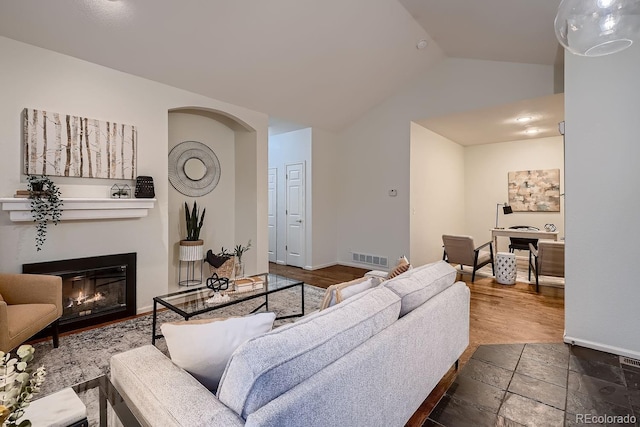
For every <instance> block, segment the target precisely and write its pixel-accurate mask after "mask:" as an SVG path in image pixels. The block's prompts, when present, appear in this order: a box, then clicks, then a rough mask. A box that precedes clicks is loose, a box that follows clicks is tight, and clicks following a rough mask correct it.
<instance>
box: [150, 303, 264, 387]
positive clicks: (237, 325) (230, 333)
mask: <svg viewBox="0 0 640 427" xmlns="http://www.w3.org/2000/svg"><path fill="white" fill-rule="evenodd" d="M275 318H276V315H275V313H258V314H253V315H250V316H245V317H229V318H226V319H202V320H190V321H181V322H172V323H164V324H163V325H162V326H161V329H162V334H163V335H164V338H165V340H166V342H167V347H168V349H169V354H170V356H171V360H172V361H173V363H175V364H176V365H178V366H179V367H181V368H182V369H184V370H185V371H187V372H189V373H190V374H191V375H193V377H194V378H195V379H197V380H198V381H199V382H200V383H202V385H204V386H205V387H206V388H208V389H209V390H211V391H213V392H215V391H216V389H217V388H218V383H219V382H220V377H222V373H223V372H224V368H225V367H226V366H227V362H228V361H229V358H230V357H231V354H232V353H233V352H234V351H235V349H236V348H238V347H239V346H240V344H242V343H243V342H245V341H247V340H248V339H249V338H253V337H255V336H256V335H260V334H262V333H265V332H268V331H270V330H271V328H272V327H273V321H274V320H275Z"/></svg>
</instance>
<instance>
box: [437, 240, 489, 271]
mask: <svg viewBox="0 0 640 427" xmlns="http://www.w3.org/2000/svg"><path fill="white" fill-rule="evenodd" d="M442 243H443V244H444V254H443V255H442V259H443V260H444V261H447V262H448V263H449V264H460V270H461V271H462V270H464V269H463V266H464V265H468V266H472V267H473V270H472V271H471V283H473V281H474V280H475V278H476V271H477V270H479V269H480V268H482V267H484V266H485V265H487V264H489V263H491V271H492V272H493V274H495V267H494V264H493V244H492V243H491V242H490V241H489V242H487V243H485V244H483V245H480V246H478V247H477V248H476V247H475V245H474V243H473V237H470V236H454V235H450V234H443V235H442ZM486 247H489V252H487V251H481V249H482V248H486Z"/></svg>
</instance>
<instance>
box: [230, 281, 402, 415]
mask: <svg viewBox="0 0 640 427" xmlns="http://www.w3.org/2000/svg"><path fill="white" fill-rule="evenodd" d="M399 312H400V298H399V297H398V296H397V295H395V294H394V293H393V292H391V291H390V290H389V289H386V288H384V287H377V288H373V289H369V290H367V291H365V292H362V293H360V294H358V295H356V296H354V297H352V298H349V299H348V300H346V301H344V302H342V303H341V304H337V305H335V306H333V307H330V308H328V309H326V310H322V311H319V312H317V313H315V314H313V315H311V316H309V317H306V318H303V319H301V320H299V321H297V322H295V323H292V324H288V325H285V326H282V327H280V328H277V329H275V330H273V331H271V332H269V333H266V334H264V335H261V336H258V337H255V338H252V339H250V340H249V341H247V342H246V343H244V344H243V345H241V346H240V347H239V348H238V349H237V350H236V351H235V352H234V353H233V355H232V356H231V359H230V360H229V364H228V365H227V369H226V370H225V372H224V374H223V375H222V379H221V381H220V386H219V387H218V398H219V399H220V401H222V402H223V403H224V404H225V405H227V406H228V407H229V408H231V409H232V410H234V411H235V412H236V413H238V414H239V415H240V416H241V417H242V418H244V419H246V418H247V416H248V415H249V414H251V413H253V412H255V411H256V410H257V409H259V408H261V407H262V406H264V405H265V404H266V403H268V402H270V401H271V400H273V399H274V398H276V397H278V396H280V395H281V394H283V393H284V392H286V391H287V390H289V389H291V388H293V387H294V386H296V385H298V384H300V383H301V382H303V381H305V380H306V379H308V378H310V377H311V376H313V375H314V374H316V373H317V372H319V371H320V370H322V369H323V368H325V367H326V366H328V365H329V364H331V363H333V362H335V361H336V360H337V359H339V358H340V357H342V356H343V355H345V354H346V353H348V352H350V351H351V350H353V349H354V348H356V347H357V346H359V345H360V344H362V343H363V342H365V341H366V340H368V339H369V338H370V337H372V336H373V335H375V334H377V333H378V332H380V331H381V330H383V329H385V328H386V327H388V326H389V325H391V324H392V323H393V322H395V321H396V320H397V319H398V314H399Z"/></svg>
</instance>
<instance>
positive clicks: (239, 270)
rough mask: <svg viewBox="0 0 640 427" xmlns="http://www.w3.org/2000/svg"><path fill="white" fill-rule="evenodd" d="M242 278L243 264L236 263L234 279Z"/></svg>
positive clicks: (240, 262)
mask: <svg viewBox="0 0 640 427" xmlns="http://www.w3.org/2000/svg"><path fill="white" fill-rule="evenodd" d="M242 277H244V263H243V262H242V261H240V260H238V262H237V263H236V278H242Z"/></svg>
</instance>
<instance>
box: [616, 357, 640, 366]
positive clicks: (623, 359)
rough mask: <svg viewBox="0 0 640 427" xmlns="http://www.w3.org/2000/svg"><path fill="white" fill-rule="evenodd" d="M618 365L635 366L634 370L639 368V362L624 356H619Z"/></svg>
mask: <svg viewBox="0 0 640 427" xmlns="http://www.w3.org/2000/svg"><path fill="white" fill-rule="evenodd" d="M620 363H622V364H623V365H629V366H635V367H636V368H640V360H636V359H632V358H630V357H626V356H620Z"/></svg>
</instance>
